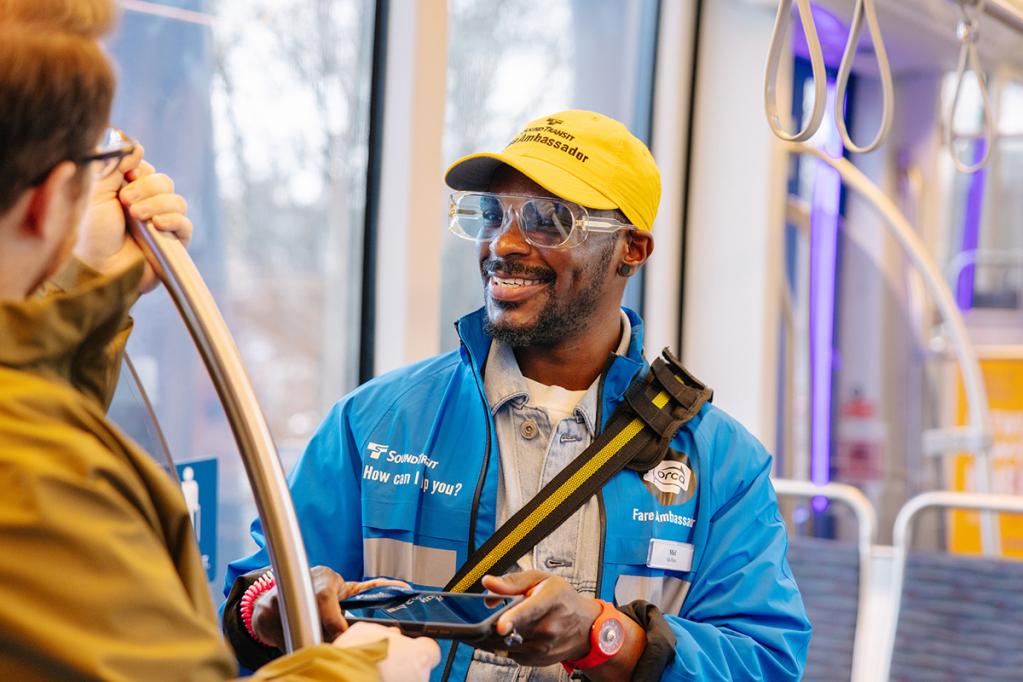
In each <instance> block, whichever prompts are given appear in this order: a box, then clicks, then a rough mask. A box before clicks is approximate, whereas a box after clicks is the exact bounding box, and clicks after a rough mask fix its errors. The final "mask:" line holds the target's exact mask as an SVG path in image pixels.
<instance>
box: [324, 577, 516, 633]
mask: <svg viewBox="0 0 1023 682" xmlns="http://www.w3.org/2000/svg"><path fill="white" fill-rule="evenodd" d="M521 600H522V597H521V596H520V595H515V596H503V595H493V594H465V593H460V592H459V593H456V592H428V591H420V590H411V589H407V588H401V587H385V588H382V589H378V590H367V591H366V592H360V593H359V594H356V595H353V596H351V597H349V598H347V599H343V600H341V602H340V605H341V608H342V609H344V610H345V612H346V618H347V619H348V621H349V622H358V621H364V622H367V623H380V624H381V625H390V626H396V627H398V628H399V629H401V631H402V634H405V635H409V636H412V637H418V636H426V637H433V638H435V639H457V640H462V641H466V642H472V641H482V640H485V639H488V638H492V637H497V634H496V633H495V632H494V625H495V623H496V622H497V619H498V618H499V617H500V615H501V614H502V613H504V611H506V610H507V609H509V608H510V607H511V606H513V605H514V604H516V603H518V602H519V601H521Z"/></svg>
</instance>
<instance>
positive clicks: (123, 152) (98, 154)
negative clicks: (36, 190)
mask: <svg viewBox="0 0 1023 682" xmlns="http://www.w3.org/2000/svg"><path fill="white" fill-rule="evenodd" d="M134 151H135V141H134V140H132V139H131V138H130V137H128V136H127V135H125V134H124V133H123V132H121V131H120V130H118V129H117V128H107V129H106V130H105V131H103V138H102V139H101V140H100V143H99V144H98V145H96V151H94V152H93V153H91V154H86V155H85V156H81V157H78V158H77V159H71V160H72V161H74V162H75V164H77V165H79V166H81V165H83V164H93V169H92V172H93V178H95V179H96V180H102V179H103V178H105V177H107V176H109V175H110V174H111V173H113V172H114V171H115V170H117V167H118V166H119V165H121V159H123V158H124V157H126V156H129V155H130V154H131V153H132V152H134ZM52 170H53V166H50V167H49V168H47V169H46V170H45V171H44V172H43V173H40V174H39V177H37V178H36V179H35V180H33V181H32V184H31V186H32V187H35V186H37V185H39V184H41V183H42V182H43V180H45V179H46V177H47V176H48V175H49V174H50V171H52Z"/></svg>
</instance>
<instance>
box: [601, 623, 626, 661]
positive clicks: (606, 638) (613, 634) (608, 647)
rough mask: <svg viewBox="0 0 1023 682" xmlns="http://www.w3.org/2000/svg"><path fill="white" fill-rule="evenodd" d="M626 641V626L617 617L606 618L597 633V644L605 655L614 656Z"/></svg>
mask: <svg viewBox="0 0 1023 682" xmlns="http://www.w3.org/2000/svg"><path fill="white" fill-rule="evenodd" d="M624 642H625V628H624V627H622V622H621V621H620V620H618V619H617V618H611V619H609V620H605V621H604V622H603V623H602V624H601V626H600V632H599V633H597V646H598V647H600V651H601V652H602V653H603V654H604V655H605V656H614V655H615V654H617V653H618V650H619V649H621V648H622V644H623V643H624Z"/></svg>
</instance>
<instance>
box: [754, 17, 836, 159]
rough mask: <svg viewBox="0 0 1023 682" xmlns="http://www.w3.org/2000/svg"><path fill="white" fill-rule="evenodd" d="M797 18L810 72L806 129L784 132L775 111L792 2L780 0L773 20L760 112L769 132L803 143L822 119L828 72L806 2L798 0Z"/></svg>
mask: <svg viewBox="0 0 1023 682" xmlns="http://www.w3.org/2000/svg"><path fill="white" fill-rule="evenodd" d="M798 2H799V19H800V21H801V22H802V23H803V32H804V33H806V43H807V45H808V46H809V48H810V66H811V68H812V69H813V88H814V90H813V92H814V95H813V111H812V112H811V113H810V120H809V121H807V123H806V126H805V127H804V128H803V129H802V130H800V131H799V132H797V133H790V132H788V131H786V130H785V125H784V123H783V120H784V119H783V118H782V116H781V115H780V113H779V112H778V76H779V75H780V73H779V72H780V70H781V58H782V55H783V54H784V52H785V37H786V35H788V25H789V17H790V16H791V14H792V0H780V1H779V3H778V14H777V15H776V16H775V18H774V30H773V31H772V33H771V46H770V48H769V49H768V52H767V70H766V72H765V74H764V110H765V112H766V113H767V125H769V126H771V131H772V132H773V133H774V134H775V135H777V136H778V137H779V138H781V139H782V140H785V141H786V142H805V141H806V140H809V139H810V138H811V137H813V136H814V134H816V132H817V130H818V129H819V128H820V127H821V122H822V121H823V120H824V113H825V110H826V109H827V104H828V101H827V100H828V73H827V69H826V68H825V66H824V50H823V49H822V48H821V40H820V37H819V36H818V35H817V23H816V22H815V21H814V20H813V14H812V13H811V10H810V0H798Z"/></svg>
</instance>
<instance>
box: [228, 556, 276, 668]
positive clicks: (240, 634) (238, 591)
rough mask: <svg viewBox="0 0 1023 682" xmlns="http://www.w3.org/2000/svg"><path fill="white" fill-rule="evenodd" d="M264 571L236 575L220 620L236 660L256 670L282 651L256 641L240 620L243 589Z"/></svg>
mask: <svg viewBox="0 0 1023 682" xmlns="http://www.w3.org/2000/svg"><path fill="white" fill-rule="evenodd" d="M266 571H267V569H266V568H259V569H256V570H255V571H251V572H249V573H245V574H243V575H240V576H238V578H237V579H236V580H235V581H234V585H232V586H231V593H230V594H229V595H227V603H225V604H224V615H223V619H222V622H221V628H222V629H223V631H224V636H225V637H226V638H227V641H228V642H230V643H231V648H232V649H234V655H235V657H236V658H237V659H238V662H239V663H240V664H241V665H243V666H245V667H246V668H248V669H249V670H257V669H259V668H261V667H263V666H264V665H266V664H267V663H269V662H270V661H272V660H274V659H276V658H279V657H280V656H281V655H282V654H283V653H284V652H283V651H281V650H280V649H275V648H272V647H268V646H266V645H264V644H261V643H260V642H257V641H256V640H255V639H253V638H252V635H250V634H249V633H248V631H247V630H246V629H245V624H244V623H243V622H242V615H241V608H240V607H241V601H242V597H243V596H244V595H245V590H247V589H249V586H250V585H252V583H254V582H256V579H257V578H259V577H260V576H261V575H263V574H264V573H266Z"/></svg>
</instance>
